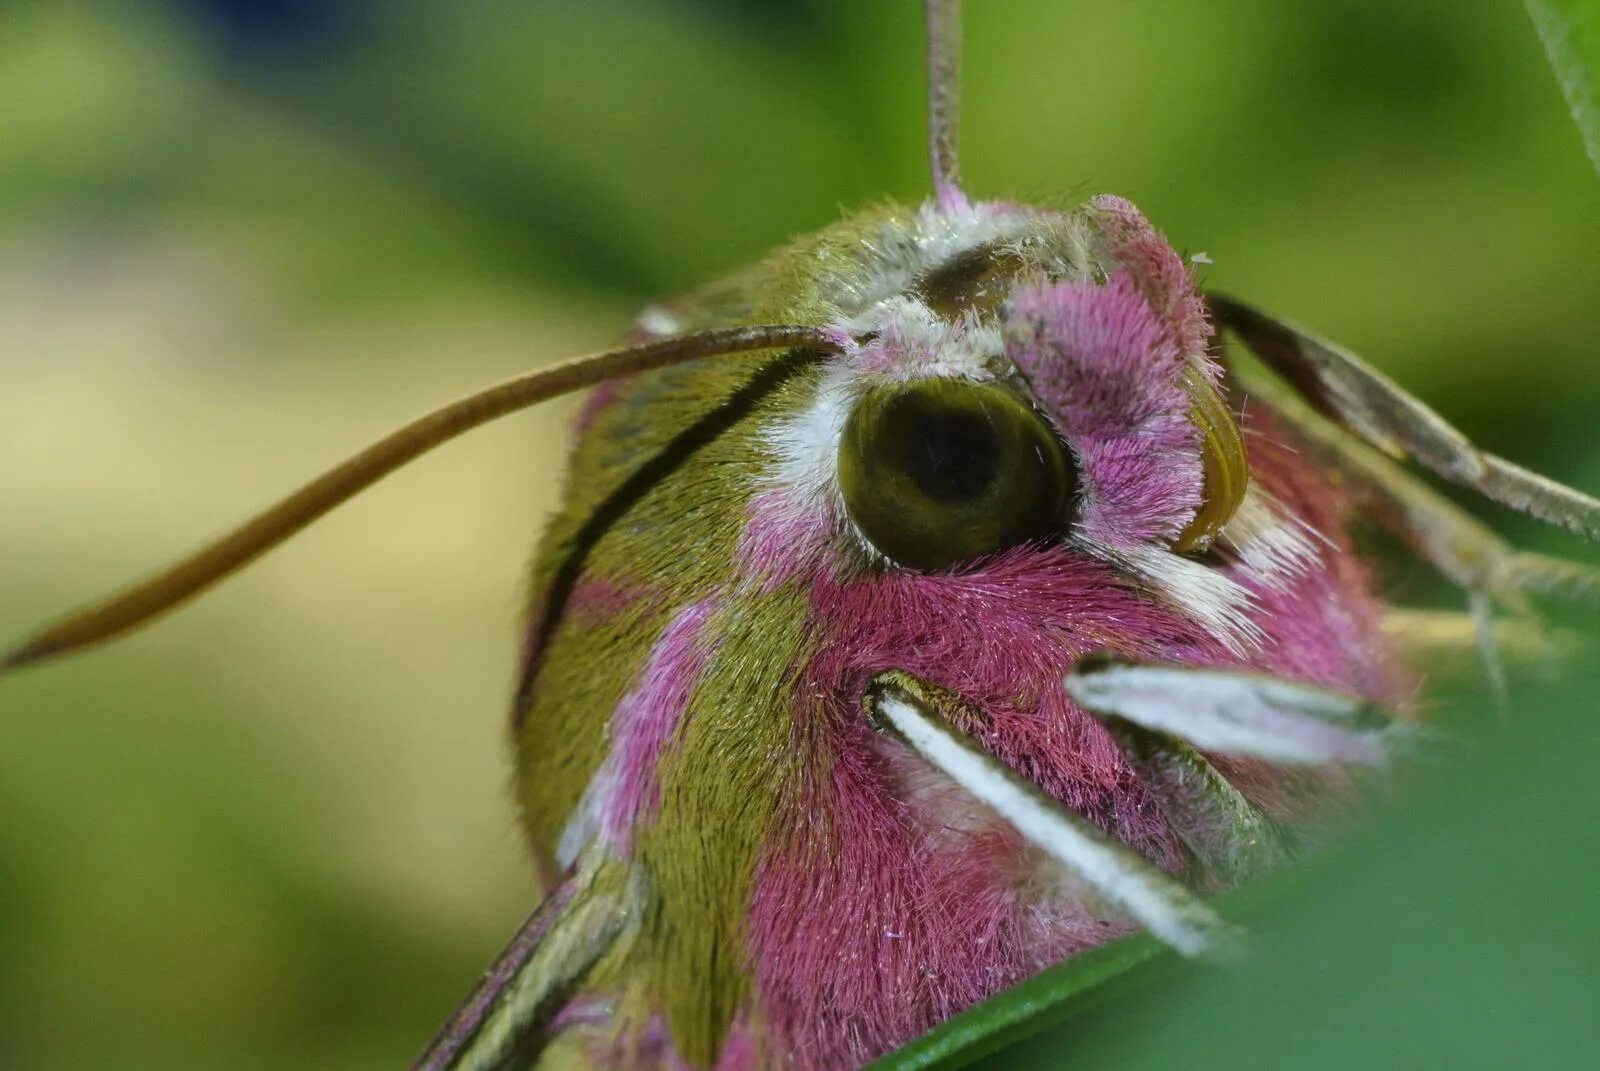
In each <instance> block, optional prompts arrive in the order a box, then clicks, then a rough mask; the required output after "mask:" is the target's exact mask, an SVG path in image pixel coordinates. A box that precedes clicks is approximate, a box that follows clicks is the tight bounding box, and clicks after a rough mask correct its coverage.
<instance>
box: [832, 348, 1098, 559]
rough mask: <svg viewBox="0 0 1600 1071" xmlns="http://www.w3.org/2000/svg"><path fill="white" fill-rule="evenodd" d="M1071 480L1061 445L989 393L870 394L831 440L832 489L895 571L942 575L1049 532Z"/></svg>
mask: <svg viewBox="0 0 1600 1071" xmlns="http://www.w3.org/2000/svg"><path fill="white" fill-rule="evenodd" d="M1076 484H1077V474H1076V472H1075V471H1074V469H1073V465H1072V462H1071V460H1070V459H1069V458H1068V456H1067V451H1066V449H1065V448H1064V447H1063V446H1062V444H1061V441H1060V440H1059V439H1057V438H1056V436H1055V434H1054V433H1053V432H1052V431H1051V430H1050V428H1049V426H1048V425H1047V424H1045V422H1044V419H1043V418H1042V417H1040V416H1039V414H1038V413H1036V412H1034V411H1033V409H1031V408H1030V407H1029V406H1028V405H1027V403H1025V402H1024V401H1023V400H1022V399H1021V398H1019V397H1018V396H1017V395H1016V394H1014V393H1012V392H1011V391H1009V390H1007V389H1006V388H1005V387H1002V386H999V385H997V384H993V383H974V382H971V381H969V380H963V379H942V378H929V379H922V380H916V381H913V382H911V383H906V384H899V385H896V386H893V387H886V388H881V389H879V390H875V391H871V392H869V393H867V394H865V395H863V396H862V397H861V399H860V400H858V401H857V402H856V405H855V408H854V409H853V410H851V412H850V417H849V419H848V420H846V421H845V426H844V435H843V437H842V438H841V439H840V442H839V487H840V490H841V491H842V492H843V494H844V503H845V507H846V508H847V509H848V510H849V511H850V517H851V519H852V520H854V521H855V523H856V526H857V527H858V528H860V529H861V532H862V534H863V535H865V536H866V537H867V539H868V540H869V541H870V542H871V543H872V545H873V546H874V547H875V548H877V549H878V550H879V551H880V552H881V553H882V554H883V555H884V556H885V557H887V558H889V559H891V560H892V561H894V562H895V563H896V564H899V565H907V566H911V567H913V568H917V569H943V568H946V567H948V566H951V565H954V564H956V563H957V562H962V561H966V560H968V559H970V558H976V557H980V556H981V555H984V554H990V553H992V552H994V551H997V550H1003V549H1004V548H1006V547H1011V546H1015V545H1016V544H1018V543H1022V542H1025V541H1027V540H1029V539H1035V538H1038V537H1040V536H1044V535H1047V534H1049V533H1050V532H1052V531H1054V530H1056V529H1058V528H1059V527H1060V526H1061V525H1062V523H1063V521H1064V519H1065V514H1066V509H1067V503H1068V500H1069V499H1070V498H1071V496H1072V493H1073V491H1074V489H1075V487H1076Z"/></svg>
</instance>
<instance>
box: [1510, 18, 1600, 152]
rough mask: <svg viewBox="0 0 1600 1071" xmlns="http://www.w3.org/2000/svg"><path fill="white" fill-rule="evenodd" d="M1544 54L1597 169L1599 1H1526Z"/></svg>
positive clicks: (1599, 137)
mask: <svg viewBox="0 0 1600 1071" xmlns="http://www.w3.org/2000/svg"><path fill="white" fill-rule="evenodd" d="M1527 5H1528V14H1529V15H1531V16H1532V17H1533V24H1534V26H1536V27H1537V28H1538V30H1539V36H1540V37H1541V38H1542V39H1543V40H1544V51H1545V55H1547V56H1548V57H1550V67H1551V69H1553V70H1554V71H1555V74H1556V81H1558V82H1560V83H1561V92H1562V93H1564V94H1565V95H1566V98H1567V106H1568V107H1569V108H1571V109H1572V118H1573V119H1574V120H1575V121H1576V122H1577V124H1578V129H1579V130H1580V131H1581V132H1582V133H1583V144H1584V147H1585V148H1587V149H1588V150H1589V159H1590V160H1592V161H1593V162H1594V166H1595V168H1596V169H1597V170H1600V0H1527Z"/></svg>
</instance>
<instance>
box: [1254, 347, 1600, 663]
mask: <svg viewBox="0 0 1600 1071" xmlns="http://www.w3.org/2000/svg"><path fill="white" fill-rule="evenodd" d="M1232 374H1233V376H1234V378H1235V379H1236V380H1237V381H1238V383H1239V385H1240V387H1241V388H1243V389H1244V390H1245V391H1246V392H1247V393H1248V394H1249V395H1251V396H1252V397H1256V398H1260V399H1261V400H1262V401H1264V402H1266V404H1267V405H1268V406H1270V407H1271V408H1272V409H1273V410H1274V411H1275V412H1277V413H1278V414H1279V415H1280V416H1281V417H1283V419H1284V420H1286V421H1287V422H1288V423H1289V424H1290V425H1291V426H1292V427H1293V428H1294V429H1295V431H1296V433H1297V434H1298V435H1299V436H1300V438H1301V440H1302V441H1303V442H1304V444H1305V445H1306V446H1307V447H1309V448H1310V449H1311V450H1313V451H1315V452H1316V453H1317V454H1318V455H1320V456H1321V457H1322V458H1323V459H1324V460H1325V461H1327V462H1328V463H1329V464H1331V465H1333V466H1334V467H1335V468H1337V469H1338V470H1340V471H1341V472H1343V473H1344V474H1345V475H1347V476H1349V477H1350V479H1349V480H1348V481H1347V485H1348V487H1349V488H1350V490H1351V491H1352V492H1354V493H1355V494H1356V495H1357V496H1358V499H1359V501H1360V504H1361V505H1362V506H1363V507H1365V508H1366V509H1367V510H1368V512H1370V513H1371V515H1372V516H1373V518H1374V519H1375V520H1377V521H1378V522H1379V523H1380V524H1382V525H1383V526H1384V527H1385V528H1388V529H1389V530H1390V531H1391V532H1393V533H1394V534H1395V536H1396V537H1398V538H1399V539H1400V540H1401V541H1402V542H1404V543H1405V544H1406V545H1407V546H1409V547H1410V548H1411V549H1412V550H1413V551H1415V552H1416V554H1417V555H1418V556H1419V557H1421V558H1422V559H1423V560H1424V561H1426V562H1428V563H1429V564H1431V565H1432V566H1433V567H1434V568H1435V569H1438V570H1439V572H1440V573H1441V574H1442V575H1443V576H1444V577H1445V578H1446V579H1448V580H1449V581H1450V582H1451V583H1453V584H1455V585H1456V586H1457V587H1460V588H1461V589H1463V590H1464V591H1465V592H1467V602H1468V609H1469V611H1470V613H1471V616H1472V619H1473V621H1474V622H1475V630H1476V642H1477V645H1478V649H1479V657H1480V661H1481V663H1482V664H1483V666H1484V668H1485V669H1486V671H1487V672H1488V674H1489V677H1490V681H1491V683H1494V684H1496V685H1497V687H1498V678H1499V676H1500V659H1499V655H1498V653H1497V652H1498V644H1497V641H1496V636H1495V633H1496V623H1495V621H1494V618H1493V615H1492V613H1491V602H1492V603H1496V604H1498V605H1500V606H1502V607H1504V608H1505V609H1507V610H1509V611H1511V612H1512V613H1513V614H1514V615H1517V616H1518V617H1526V618H1532V617H1533V616H1534V609H1533V604H1532V602H1531V600H1530V599H1529V596H1531V595H1540V596H1560V597H1565V598H1569V599H1588V600H1596V599H1600V570H1596V569H1594V568H1593V567H1591V566H1588V565H1584V564H1581V563H1579V562H1570V561H1564V560H1562V559H1560V558H1553V557H1550V556H1548V555H1544V554H1535V553H1531V552H1527V551H1520V550H1517V549H1516V548H1515V547H1513V546H1511V545H1510V544H1509V543H1507V542H1506V541H1505V540H1504V539H1502V538H1501V537H1500V536H1499V535H1498V534H1497V533H1496V532H1495V531H1494V530H1493V529H1491V528H1490V527H1489V526H1488V525H1486V524H1484V523H1483V522H1482V521H1480V520H1478V519H1477V518H1476V517H1474V516H1472V515H1471V514H1470V513H1468V512H1466V511H1465V510H1463V509H1461V508H1460V507H1458V506H1457V505H1455V504H1454V503H1453V502H1451V501H1450V500H1449V499H1447V498H1445V497H1444V496H1443V495H1441V494H1439V493H1438V492H1437V491H1435V490H1434V489H1433V488H1431V487H1429V486H1428V485H1427V484H1426V483H1424V482H1423V481H1422V480H1420V479H1418V478H1417V477H1415V476H1413V475H1412V474H1411V473H1409V472H1407V471H1406V470H1405V469H1404V468H1402V467H1401V466H1400V465H1398V464H1396V463H1395V462H1394V461H1392V460H1391V459H1389V458H1388V457H1386V456H1384V455H1383V454H1381V453H1379V452H1378V451H1377V450H1375V449H1373V448H1372V447H1370V446H1368V445H1367V444H1366V443H1364V442H1362V441H1361V440H1360V439H1358V438H1356V437H1355V436H1354V435H1352V434H1350V433H1349V432H1347V431H1345V430H1344V429H1343V428H1341V427H1338V426H1337V425H1335V424H1334V423H1332V422H1331V421H1329V420H1328V419H1327V418H1325V417H1323V416H1322V415H1321V414H1319V413H1317V412H1314V411H1313V410H1312V409H1311V408H1310V406H1308V405H1307V404H1306V403H1305V402H1304V401H1302V400H1301V398H1300V397H1299V396H1298V395H1296V394H1295V393H1294V392H1292V391H1290V390H1289V389H1287V388H1286V387H1285V386H1284V385H1283V384H1282V383H1280V382H1279V381H1277V380H1276V379H1274V378H1272V377H1270V376H1267V375H1264V374H1262V373H1260V372H1259V371H1257V370H1255V369H1252V368H1250V367H1248V366H1245V365H1235V366H1234V367H1233V369H1232ZM1502 627H1503V626H1502Z"/></svg>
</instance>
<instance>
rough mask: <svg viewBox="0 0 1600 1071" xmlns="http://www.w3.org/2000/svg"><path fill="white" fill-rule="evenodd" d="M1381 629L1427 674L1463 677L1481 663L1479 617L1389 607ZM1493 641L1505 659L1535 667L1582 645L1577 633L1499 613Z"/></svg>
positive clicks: (1565, 656) (1562, 657)
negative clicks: (1426, 670)
mask: <svg viewBox="0 0 1600 1071" xmlns="http://www.w3.org/2000/svg"><path fill="white" fill-rule="evenodd" d="M1383 631H1384V634H1385V635H1386V636H1388V637H1389V640H1390V642H1392V643H1393V644H1394V645H1395V647H1396V649H1397V650H1398V651H1399V652H1400V657H1401V658H1403V659H1405V661H1406V662H1408V663H1409V664H1411V665H1413V666H1419V667H1427V669H1428V671H1429V673H1430V674H1434V675H1438V676H1441V677H1446V678H1453V677H1467V676H1470V675H1472V674H1473V673H1475V672H1477V671H1478V670H1480V669H1481V668H1482V665H1481V661H1480V656H1481V653H1482V652H1481V645H1480V637H1481V636H1482V628H1481V623H1480V621H1479V619H1478V617H1477V616H1476V615H1474V614H1470V613H1458V612H1452V611H1449V610H1390V611H1389V612H1388V613H1386V614H1384V617H1383ZM1493 636H1494V642H1495V646H1496V648H1497V650H1498V653H1499V654H1500V655H1501V656H1502V657H1503V658H1504V659H1505V661H1506V662H1507V663H1508V664H1510V665H1513V666H1516V667H1518V668H1523V669H1534V670H1537V669H1539V668H1541V667H1543V666H1547V665H1550V664H1551V663H1555V662H1562V661H1566V660H1568V659H1570V658H1572V657H1574V656H1575V655H1576V654H1577V653H1578V652H1579V651H1581V650H1582V649H1583V648H1584V646H1585V645H1584V643H1583V640H1582V638H1581V637H1579V636H1578V635H1576V634H1574V633H1571V632H1566V631H1564V630H1560V629H1552V628H1549V627H1547V626H1546V625H1545V624H1544V623H1543V622H1542V621H1540V620H1539V619H1538V618H1534V617H1502V618H1496V619H1495V622H1494V633H1493Z"/></svg>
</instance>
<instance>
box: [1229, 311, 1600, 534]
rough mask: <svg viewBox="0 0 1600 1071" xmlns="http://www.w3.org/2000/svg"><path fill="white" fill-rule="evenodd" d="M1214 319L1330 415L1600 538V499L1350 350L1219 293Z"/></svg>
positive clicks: (1502, 498)
mask: <svg viewBox="0 0 1600 1071" xmlns="http://www.w3.org/2000/svg"><path fill="white" fill-rule="evenodd" d="M1207 301H1208V302H1209V304H1210V307H1211V314H1212V316H1213V317H1214V318H1215V320H1216V322H1217V323H1218V324H1219V325H1220V326H1222V327H1226V328H1229V329H1230V330H1232V331H1233V332H1234V333H1235V334H1237V335H1238V336H1239V337H1240V338H1241V339H1242V340H1243V341H1244V343H1245V345H1246V346H1248V347H1249V348H1250V350H1251V352H1253V353H1254V354H1255V355H1256V356H1257V357H1259V358H1260V359H1261V361H1262V362H1263V363H1265V364H1266V365H1267V366H1268V367H1269V368H1271V369H1272V370H1273V371H1275V372H1277V373H1278V374H1279V375H1281V376H1283V377H1284V378H1285V379H1286V380H1288V381H1289V383H1290V384H1292V385H1293V386H1294V388H1295V389H1296V390H1297V391H1298V392H1299V393H1300V395H1301V396H1303V397H1304V398H1305V399H1306V400H1307V401H1309V402H1310V403H1311V404H1312V405H1313V406H1315V407H1316V408H1317V409H1318V410H1319V411H1321V412H1322V413H1324V414H1325V415H1327V416H1329V417H1332V418H1333V419H1334V420H1335V421H1337V422H1338V423H1340V424H1342V425H1343V426H1344V427H1346V428H1348V429H1350V430H1351V431H1352V432H1354V433H1355V434H1356V435H1358V436H1360V437H1361V438H1362V439H1364V440H1365V441H1367V442H1369V443H1371V444H1372V445H1374V446H1376V447H1378V448H1379V449H1380V450H1383V451H1384V452H1385V453H1387V454H1389V455H1390V456H1392V457H1395V458H1398V459H1401V460H1406V459H1409V460H1413V461H1416V462H1417V463H1418V464H1419V465H1421V466H1423V467H1424V468H1426V469H1429V470H1431V471H1432V472H1435V473H1437V474H1438V475H1440V476H1443V477H1444V478H1445V479H1447V480H1450V481H1452V482H1454V483H1458V484H1460V485H1462V486H1463V487H1469V488H1472V489H1473V490H1475V491H1478V492H1479V493H1481V494H1483V495H1484V496H1486V497H1488V498H1491V499H1493V500H1494V501H1496V502H1499V503H1500V504H1501V505H1504V506H1507V507H1509V508H1511V509H1514V510H1517V511H1518V512H1520V513H1527V514H1530V515H1532V516H1534V517H1537V518H1539V519H1540V520H1542V521H1547V522H1549V523H1551V524H1557V525H1560V526H1561V527H1563V528H1567V529H1569V530H1571V531H1573V532H1576V533H1578V534H1579V535H1581V536H1583V537H1585V538H1587V539H1600V501H1597V500H1595V499H1594V498H1591V497H1590V496H1588V495H1586V494H1583V493H1582V492H1581V491H1576V490H1573V489H1572V488H1570V487H1566V486H1563V485H1562V484H1559V483H1556V482H1555V481H1554V480H1550V479H1546V478H1545V477H1543V476H1540V475H1539V474H1538V473H1535V472H1529V471H1528V470H1527V469H1525V468H1522V467H1521V466H1520V465H1516V464H1513V463H1512V462H1510V461H1507V460H1505V459H1504V458H1501V457H1496V456H1495V455H1493V454H1489V453H1485V452H1484V451H1482V450H1479V449H1478V448H1477V447H1476V446H1474V445H1473V444H1472V443H1471V441H1470V440H1468V439H1467V437H1466V436H1465V435H1462V434H1461V432H1459V431H1457V430H1456V429H1455V428H1454V427H1452V426H1451V425H1450V424H1449V423H1447V422H1446V421H1445V419H1444V418H1443V417H1441V416H1440V415H1439V414H1438V413H1436V412H1434V411H1433V410H1432V409H1430V408H1429V407H1428V406H1427V405H1425V404H1424V403H1423V402H1422V401H1420V400H1419V399H1417V398H1414V397H1412V396H1411V395H1410V394H1407V393H1406V392H1405V391H1404V390H1402V389H1401V388H1400V386H1399V385H1398V384H1397V383H1395V382H1394V381H1393V380H1391V379H1390V378H1389V377H1387V376H1385V375H1384V374H1383V373H1382V372H1379V371H1378V370H1377V369H1376V368H1373V367H1372V366H1371V365H1369V364H1367V363H1366V362H1365V361H1363V360H1362V359H1361V358H1359V357H1357V356H1356V355H1355V354H1353V353H1350V352H1349V351H1348V350H1345V349H1342V348H1341V347H1339V346H1335V345H1334V344H1333V343H1331V342H1327V341H1325V340H1323V339H1320V338H1318V337H1317V336H1315V335H1313V334H1311V333H1310V332H1308V331H1304V330H1301V329H1300V328H1297V327H1292V326H1290V325H1289V324H1287V323H1284V322H1283V321H1281V320H1277V319H1274V318H1273V317H1270V316H1268V315H1266V314H1265V313H1263V312H1261V311H1259V310H1257V309H1254V308H1251V307H1250V306H1248V305H1244V304H1241V303H1240V302H1237V301H1235V300H1233V299H1232V298H1227V297H1223V296H1221V295H1218V294H1210V295H1207Z"/></svg>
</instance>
